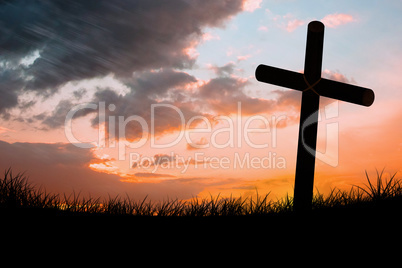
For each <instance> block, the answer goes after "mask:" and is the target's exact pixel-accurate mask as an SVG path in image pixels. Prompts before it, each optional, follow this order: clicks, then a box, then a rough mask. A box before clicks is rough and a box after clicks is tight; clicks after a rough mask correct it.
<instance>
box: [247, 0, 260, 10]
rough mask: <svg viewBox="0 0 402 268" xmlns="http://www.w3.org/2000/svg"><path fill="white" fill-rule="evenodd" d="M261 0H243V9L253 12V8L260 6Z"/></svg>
mask: <svg viewBox="0 0 402 268" xmlns="http://www.w3.org/2000/svg"><path fill="white" fill-rule="evenodd" d="M261 2H262V0H244V1H243V10H245V11H248V12H253V11H254V10H256V9H258V8H260V7H261V6H260V5H261Z"/></svg>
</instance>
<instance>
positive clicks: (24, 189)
mask: <svg viewBox="0 0 402 268" xmlns="http://www.w3.org/2000/svg"><path fill="white" fill-rule="evenodd" d="M366 179H367V184H365V185H364V187H361V186H353V187H352V188H351V189H350V191H341V190H339V189H333V190H332V191H331V193H330V194H329V195H328V196H324V195H323V194H321V193H319V192H318V193H317V194H315V196H314V198H313V206H312V208H313V209H312V212H313V213H316V212H320V213H321V212H325V213H326V212H328V213H332V212H335V211H339V209H352V210H353V211H356V209H358V210H364V209H373V208H379V207H380V209H383V208H385V207H386V208H390V209H391V210H393V211H395V209H399V208H400V205H401V204H402V179H397V178H396V174H394V175H393V176H391V177H390V179H388V180H386V179H384V170H382V171H381V172H378V171H377V178H376V180H374V182H373V181H372V180H371V179H370V178H369V176H368V174H367V172H366ZM0 209H1V210H2V211H8V212H10V211H12V212H15V211H17V212H26V211H28V212H32V213H34V214H38V215H39V214H46V215H48V214H52V215H53V214H57V215H124V216H162V217H214V216H267V215H284V214H288V215H289V214H292V213H293V198H292V197H290V196H286V197H285V198H282V199H280V200H276V201H275V200H270V199H269V194H266V195H262V196H261V195H259V194H258V192H257V196H256V197H254V198H252V197H249V198H242V197H229V198H223V197H220V196H219V195H218V196H217V197H213V196H211V197H210V198H207V199H201V198H197V197H195V198H192V199H191V200H189V201H182V200H178V199H172V200H167V201H163V202H152V201H151V200H148V199H147V198H144V199H143V200H142V201H133V200H131V199H130V197H129V196H127V197H126V198H122V197H118V196H117V197H110V196H109V198H108V199H103V200H101V199H100V198H93V197H87V198H85V197H81V196H80V194H75V193H74V194H72V195H70V196H66V195H63V196H60V195H58V194H52V193H48V192H46V190H45V189H44V188H42V187H39V188H38V187H34V186H33V185H32V184H30V183H29V181H28V178H27V176H25V175H24V174H23V173H18V174H16V175H14V174H13V173H12V170H11V168H10V169H7V170H6V171H5V172H4V176H3V178H2V179H0Z"/></svg>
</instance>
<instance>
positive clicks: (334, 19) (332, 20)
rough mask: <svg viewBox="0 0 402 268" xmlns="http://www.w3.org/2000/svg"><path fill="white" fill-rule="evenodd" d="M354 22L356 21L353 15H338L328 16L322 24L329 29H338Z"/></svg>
mask: <svg viewBox="0 0 402 268" xmlns="http://www.w3.org/2000/svg"><path fill="white" fill-rule="evenodd" d="M353 21H355V19H354V18H353V16H352V15H348V14H337V13H335V14H330V15H327V16H325V17H324V18H323V19H322V20H321V22H322V23H324V24H325V26H327V27H329V28H336V27H338V26H340V25H343V24H347V23H350V22H353Z"/></svg>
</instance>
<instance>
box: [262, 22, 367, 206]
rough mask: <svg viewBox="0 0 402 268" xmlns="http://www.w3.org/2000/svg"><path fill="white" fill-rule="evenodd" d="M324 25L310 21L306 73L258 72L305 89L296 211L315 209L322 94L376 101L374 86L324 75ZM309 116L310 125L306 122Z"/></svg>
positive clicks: (357, 101)
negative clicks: (344, 81)
mask: <svg viewBox="0 0 402 268" xmlns="http://www.w3.org/2000/svg"><path fill="white" fill-rule="evenodd" d="M324 28H325V27H324V24H323V23H321V22H320V21H312V22H310V23H309V25H308V30H307V45H306V57H305V63H304V74H301V73H297V72H292V71H287V70H283V69H279V68H275V67H270V66H266V65H259V66H258V67H257V69H256V72H255V75H256V78H257V80H258V81H260V82H265V83H269V84H273V85H277V86H281V87H286V88H291V89H294V90H298V91H302V92H303V93H302V102H301V111H300V126H299V141H298V148H297V162H296V175H295V188H294V199H293V202H294V210H295V211H306V210H310V209H311V204H312V199H313V188H314V170H315V153H316V145H317V125H318V109H319V103H320V96H324V97H328V98H332V99H336V100H341V101H346V102H350V103H354V104H358V105H363V106H367V107H368V106H371V104H373V102H374V92H373V91H372V90H371V89H368V88H363V87H358V86H354V85H349V84H345V83H341V82H337V81H332V80H328V79H325V78H321V71H322V54H323V47H324ZM306 119H308V121H309V123H308V126H307V125H304V123H305V122H306ZM311 122H312V123H311ZM309 148H310V149H309Z"/></svg>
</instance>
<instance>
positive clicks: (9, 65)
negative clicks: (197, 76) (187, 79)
mask: <svg viewBox="0 0 402 268" xmlns="http://www.w3.org/2000/svg"><path fill="white" fill-rule="evenodd" d="M242 10H243V1H242V0H232V1H217V0H205V1H196V0H172V1H157V2H155V1H148V0H138V1H127V0H117V1H107V0H96V1H95V0H88V1H64V0H54V1H28V0H14V1H2V2H1V3H0V63H1V67H2V68H1V72H0V79H1V81H2V83H1V86H0V94H2V101H1V102H0V112H5V111H6V110H7V109H9V108H12V107H14V106H16V105H17V103H18V97H17V96H18V94H19V93H21V92H22V91H34V92H37V93H38V94H40V95H49V94H52V93H53V92H55V91H57V90H58V88H59V87H60V86H61V85H63V84H65V83H67V82H70V81H78V80H82V79H90V78H94V77H102V76H105V75H108V74H110V73H113V74H114V75H116V77H130V76H131V75H132V74H133V72H138V71H145V70H151V69H159V68H164V67H168V68H178V69H182V68H189V67H191V66H192V65H193V64H194V61H195V59H194V58H193V57H192V55H190V54H189V53H188V52H189V50H188V49H189V48H191V47H194V46H195V45H196V44H197V43H198V42H199V40H201V39H202V34H203V30H202V29H203V28H204V27H216V26H221V25H222V24H223V23H224V22H225V21H226V20H227V19H228V18H230V17H231V16H233V15H235V14H237V13H238V12H240V11H242ZM32 55H37V57H36V58H34V59H33V62H30V63H29V64H27V63H25V64H21V63H22V62H27V59H28V58H29V57H32Z"/></svg>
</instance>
